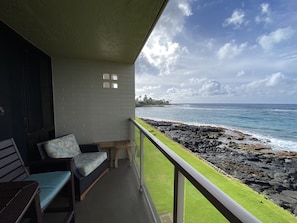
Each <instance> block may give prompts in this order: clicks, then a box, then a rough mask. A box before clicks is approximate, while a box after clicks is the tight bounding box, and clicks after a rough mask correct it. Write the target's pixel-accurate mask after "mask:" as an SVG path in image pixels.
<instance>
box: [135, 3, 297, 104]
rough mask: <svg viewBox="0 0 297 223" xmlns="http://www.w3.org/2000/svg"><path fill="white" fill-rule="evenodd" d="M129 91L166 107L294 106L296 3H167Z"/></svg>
mask: <svg viewBox="0 0 297 223" xmlns="http://www.w3.org/2000/svg"><path fill="white" fill-rule="evenodd" d="M135 88H136V89H135V96H136V97H141V98H143V97H144V95H147V96H148V97H152V98H153V99H165V100H169V101H170V102H171V103H289V104H292V103H294V104H297V3H296V0H267V1H259V0H242V1H241V0H169V2H168V4H167V6H166V8H165V10H164V12H163V14H162V15H161V17H160V19H159V21H158V23H157V24H156V26H155V28H154V30H153V32H152V33H151V35H150V37H149V39H148V40H147V42H146V44H145V46H144V47H143V49H142V51H141V53H140V55H139V57H138V59H137V61H136V63H135Z"/></svg>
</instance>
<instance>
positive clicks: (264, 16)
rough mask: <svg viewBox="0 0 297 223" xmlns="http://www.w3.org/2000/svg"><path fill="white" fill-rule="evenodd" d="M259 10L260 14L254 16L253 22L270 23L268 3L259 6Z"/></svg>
mask: <svg viewBox="0 0 297 223" xmlns="http://www.w3.org/2000/svg"><path fill="white" fill-rule="evenodd" d="M260 8H261V12H260V15H258V16H256V18H255V22H256V23H261V22H263V23H270V22H271V18H270V14H271V12H270V6H269V4H268V3H262V4H261V5H260Z"/></svg>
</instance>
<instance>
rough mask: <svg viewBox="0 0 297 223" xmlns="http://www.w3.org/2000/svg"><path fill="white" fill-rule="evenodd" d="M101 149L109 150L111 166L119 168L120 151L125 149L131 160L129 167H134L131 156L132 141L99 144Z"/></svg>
mask: <svg viewBox="0 0 297 223" xmlns="http://www.w3.org/2000/svg"><path fill="white" fill-rule="evenodd" d="M97 144H98V145H99V146H100V148H101V149H108V151H109V158H110V166H111V167H113V163H114V167H115V168H118V155H119V151H120V150H122V149H125V150H126V151H127V154H128V158H129V165H130V166H131V165H132V156H131V142H130V140H121V141H110V142H97ZM113 149H114V156H113V155H112V150H113ZM113 161H114V162H113Z"/></svg>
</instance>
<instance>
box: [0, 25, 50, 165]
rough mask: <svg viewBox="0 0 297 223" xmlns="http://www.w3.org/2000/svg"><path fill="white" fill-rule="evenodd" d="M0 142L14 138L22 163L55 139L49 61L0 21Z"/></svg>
mask: <svg viewBox="0 0 297 223" xmlns="http://www.w3.org/2000/svg"><path fill="white" fill-rule="evenodd" d="M0 107H1V108H2V109H3V110H4V112H2V113H1V110H0V140H3V139H6V138H10V137H13V138H14V139H15V141H16V144H17V146H18V148H19V150H20V153H21V155H22V156H23V159H24V160H25V162H27V161H30V160H35V159H37V158H39V157H38V153H37V150H36V148H35V146H36V143H37V142H39V141H43V140H46V139H48V138H51V137H53V136H54V118H53V117H54V115H53V97H52V79H51V59H50V57H49V56H47V55H46V54H44V53H43V52H42V51H40V50H39V49H37V48H36V47H34V46H33V45H31V44H30V43H29V42H27V41H26V40H24V39H23V38H22V37H20V36H19V35H18V34H17V33H15V32H14V31H13V30H11V29H10V28H8V27H7V26H6V25H5V24H4V23H2V22H0ZM1 108H0V109H1Z"/></svg>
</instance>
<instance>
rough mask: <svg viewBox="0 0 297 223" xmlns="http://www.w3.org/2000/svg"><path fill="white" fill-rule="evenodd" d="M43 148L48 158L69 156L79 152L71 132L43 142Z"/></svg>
mask: <svg viewBox="0 0 297 223" xmlns="http://www.w3.org/2000/svg"><path fill="white" fill-rule="evenodd" d="M44 149H45V151H46V153H47V155H48V156H49V157H50V158H69V157H74V156H77V155H78V154H80V153H81V151H80V149H79V146H78V144H77V142H76V139H75V137H74V135H73V134H69V135H66V136H62V137H59V138H56V139H53V140H49V141H47V142H45V143H44Z"/></svg>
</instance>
